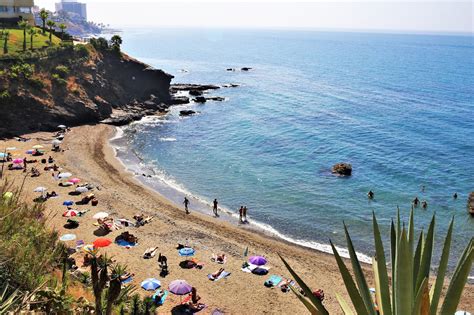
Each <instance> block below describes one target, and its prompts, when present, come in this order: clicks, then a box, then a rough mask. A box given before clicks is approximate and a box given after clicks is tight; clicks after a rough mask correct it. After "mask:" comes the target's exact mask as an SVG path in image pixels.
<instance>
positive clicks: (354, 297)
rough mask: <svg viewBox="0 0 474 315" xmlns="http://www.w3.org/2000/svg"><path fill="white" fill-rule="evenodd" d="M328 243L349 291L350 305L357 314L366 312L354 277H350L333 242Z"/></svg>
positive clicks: (364, 314)
mask: <svg viewBox="0 0 474 315" xmlns="http://www.w3.org/2000/svg"><path fill="white" fill-rule="evenodd" d="M330 243H331V247H332V252H333V253H334V257H335V258H336V262H337V265H338V267H339V272H340V273H341V276H342V279H343V280H344V284H345V285H346V289H347V293H349V297H350V298H351V301H352V305H353V306H354V308H355V310H356V313H357V314H358V315H366V314H368V311H367V308H366V306H365V304H364V300H362V297H361V296H360V293H359V290H358V289H357V286H356V284H355V282H354V279H352V276H351V274H350V273H349V270H348V269H347V267H346V265H345V264H344V262H343V261H342V258H341V256H340V255H339V252H338V251H337V249H336V247H334V244H333V243H332V242H330Z"/></svg>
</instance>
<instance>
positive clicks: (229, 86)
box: [222, 83, 240, 88]
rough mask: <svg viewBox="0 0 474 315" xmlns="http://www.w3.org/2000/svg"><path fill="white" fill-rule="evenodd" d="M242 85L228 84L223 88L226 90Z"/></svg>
mask: <svg viewBox="0 0 474 315" xmlns="http://www.w3.org/2000/svg"><path fill="white" fill-rule="evenodd" d="M239 86H240V84H236V83H228V84H223V85H222V87H224V88H235V87H239Z"/></svg>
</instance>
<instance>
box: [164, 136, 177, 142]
mask: <svg viewBox="0 0 474 315" xmlns="http://www.w3.org/2000/svg"><path fill="white" fill-rule="evenodd" d="M160 141H162V142H173V141H176V138H171V137H170V138H166V137H165V138H160Z"/></svg>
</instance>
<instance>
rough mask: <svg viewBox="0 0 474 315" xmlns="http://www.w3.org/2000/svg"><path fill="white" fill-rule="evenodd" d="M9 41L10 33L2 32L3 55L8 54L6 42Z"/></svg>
mask: <svg viewBox="0 0 474 315" xmlns="http://www.w3.org/2000/svg"><path fill="white" fill-rule="evenodd" d="M9 39H10V32H9V31H3V53H4V54H8V40H9Z"/></svg>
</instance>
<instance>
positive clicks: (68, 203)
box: [63, 200, 74, 206]
mask: <svg viewBox="0 0 474 315" xmlns="http://www.w3.org/2000/svg"><path fill="white" fill-rule="evenodd" d="M73 204H74V201H72V200H66V201H64V202H63V206H72V205H73Z"/></svg>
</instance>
